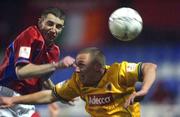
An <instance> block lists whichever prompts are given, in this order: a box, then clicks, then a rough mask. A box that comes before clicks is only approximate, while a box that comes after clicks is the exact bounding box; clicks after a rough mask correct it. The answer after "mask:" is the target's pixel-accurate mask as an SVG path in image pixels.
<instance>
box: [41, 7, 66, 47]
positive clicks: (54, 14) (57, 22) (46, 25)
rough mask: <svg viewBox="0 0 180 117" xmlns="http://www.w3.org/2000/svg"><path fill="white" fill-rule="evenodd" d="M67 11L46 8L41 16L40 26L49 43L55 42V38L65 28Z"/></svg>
mask: <svg viewBox="0 0 180 117" xmlns="http://www.w3.org/2000/svg"><path fill="white" fill-rule="evenodd" d="M64 21H65V13H64V12H63V11H62V10H61V9H58V8H48V9H46V10H45V11H44V12H43V13H42V14H41V17H40V18H39V21H38V27H39V29H40V31H41V33H42V35H43V37H44V39H45V41H46V43H47V44H51V43H54V39H55V38H56V37H57V36H58V34H59V33H60V32H61V31H62V29H63V28H64Z"/></svg>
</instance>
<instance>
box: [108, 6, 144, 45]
mask: <svg viewBox="0 0 180 117" xmlns="http://www.w3.org/2000/svg"><path fill="white" fill-rule="evenodd" d="M142 28H143V21H142V18H141V16H140V15H139V13H138V12H137V11H136V10H134V9H132V8H128V7H122V8H119V9H117V10H115V11H114V12H113V13H112V14H111V16H110V17H109V29H110V32H111V34H112V35H113V36H114V37H116V38H117V39H119V40H121V41H130V40H133V39H135V38H136V37H137V36H138V35H139V34H140V33H141V31H142Z"/></svg>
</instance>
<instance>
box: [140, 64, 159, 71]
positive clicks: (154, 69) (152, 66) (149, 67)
mask: <svg viewBox="0 0 180 117" xmlns="http://www.w3.org/2000/svg"><path fill="white" fill-rule="evenodd" d="M143 69H144V70H147V69H151V70H153V71H156V70H157V65H156V64H154V63H144V64H143Z"/></svg>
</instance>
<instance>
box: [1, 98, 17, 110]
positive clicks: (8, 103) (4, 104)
mask: <svg viewBox="0 0 180 117" xmlns="http://www.w3.org/2000/svg"><path fill="white" fill-rule="evenodd" d="M12 106H14V104H13V102H12V98H11V97H1V96H0V108H8V107H12Z"/></svg>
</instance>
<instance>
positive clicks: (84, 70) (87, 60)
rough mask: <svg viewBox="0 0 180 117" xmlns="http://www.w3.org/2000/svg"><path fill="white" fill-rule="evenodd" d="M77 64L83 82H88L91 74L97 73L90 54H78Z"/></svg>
mask: <svg viewBox="0 0 180 117" xmlns="http://www.w3.org/2000/svg"><path fill="white" fill-rule="evenodd" d="M76 65H77V67H76V72H78V73H79V74H80V80H81V82H83V83H85V84H87V83H88V81H90V80H91V79H89V76H92V75H93V74H94V73H95V70H94V64H93V63H92V60H91V57H90V54H87V53H85V54H84V53H83V54H78V55H77V57H76Z"/></svg>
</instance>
